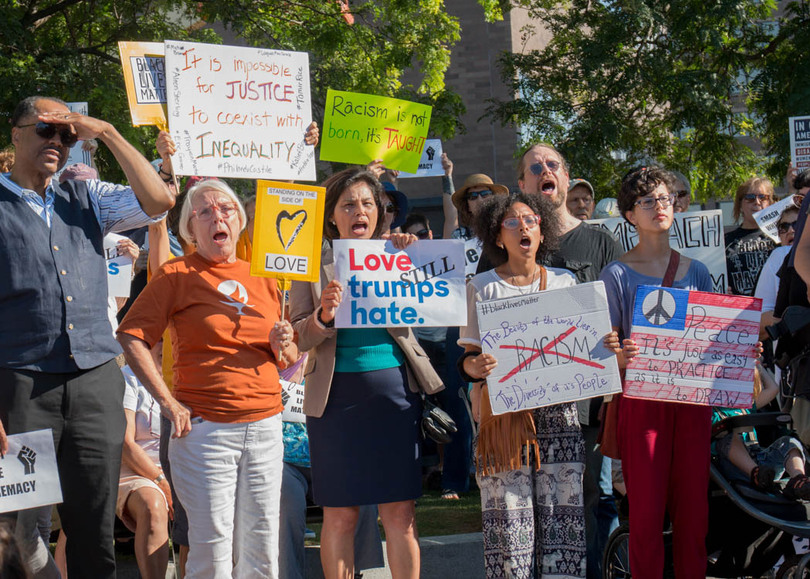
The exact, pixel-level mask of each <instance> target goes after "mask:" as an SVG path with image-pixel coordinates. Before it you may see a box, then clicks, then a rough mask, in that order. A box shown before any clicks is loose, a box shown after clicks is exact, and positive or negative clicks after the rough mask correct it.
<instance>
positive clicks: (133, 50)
mask: <svg viewBox="0 0 810 579" xmlns="http://www.w3.org/2000/svg"><path fill="white" fill-rule="evenodd" d="M118 52H119V53H120V54H121V67H122V68H123V71H124V84H125V85H126V87H127V101H129V112H130V114H131V115H132V125H133V126H135V127H139V126H141V125H156V126H158V127H160V128H161V129H163V130H166V128H167V127H168V124H167V122H166V65H165V62H164V58H163V54H164V49H163V43H162V42H119V43H118Z"/></svg>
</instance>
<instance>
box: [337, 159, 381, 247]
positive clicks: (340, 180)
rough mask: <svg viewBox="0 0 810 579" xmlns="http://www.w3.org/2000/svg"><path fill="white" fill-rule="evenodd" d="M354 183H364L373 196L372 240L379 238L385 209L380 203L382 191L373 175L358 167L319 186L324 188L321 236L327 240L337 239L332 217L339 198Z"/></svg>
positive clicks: (341, 173) (338, 236) (338, 233)
mask: <svg viewBox="0 0 810 579" xmlns="http://www.w3.org/2000/svg"><path fill="white" fill-rule="evenodd" d="M355 183H365V184H367V185H368V186H369V188H370V189H371V192H372V194H373V195H374V203H375V204H376V205H377V224H376V226H375V227H374V234H373V235H372V238H374V239H377V238H379V237H380V234H381V233H382V229H383V222H384V221H385V219H383V218H384V217H385V209H384V207H383V202H382V194H383V193H384V191H385V189H383V186H382V183H380V182H379V181H378V180H377V178H376V177H375V176H374V174H373V173H370V172H368V171H366V170H365V169H362V168H359V167H353V168H349V169H344V170H343V171H341V172H340V173H335V174H334V175H332V176H331V177H329V178H328V179H327V180H326V181H324V182H323V183H322V184H321V187H326V201H325V202H324V208H323V235H324V237H326V238H327V239H329V240H332V239H339V238H340V232H339V231H338V228H337V226H335V225H334V224H333V223H332V216H333V215H334V214H335V208H336V207H337V204H338V201H339V200H340V196H341V195H342V194H343V192H344V191H345V190H346V189H348V188H349V187H351V186H352V185H354V184H355Z"/></svg>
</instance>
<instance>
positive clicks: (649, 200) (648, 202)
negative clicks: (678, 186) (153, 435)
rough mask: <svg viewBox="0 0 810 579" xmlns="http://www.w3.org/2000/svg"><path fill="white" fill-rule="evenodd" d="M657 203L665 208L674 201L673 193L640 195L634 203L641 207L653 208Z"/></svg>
mask: <svg viewBox="0 0 810 579" xmlns="http://www.w3.org/2000/svg"><path fill="white" fill-rule="evenodd" d="M658 203H660V204H661V207H663V208H664V209H666V208H667V207H669V206H670V205H672V204H673V203H675V193H670V194H669V195H663V196H661V197H642V198H641V199H639V200H638V201H636V202H635V203H634V205H638V206H639V207H641V208H642V209H653V208H654V207H655V206H656V204H658Z"/></svg>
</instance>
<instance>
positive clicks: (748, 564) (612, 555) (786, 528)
mask: <svg viewBox="0 0 810 579" xmlns="http://www.w3.org/2000/svg"><path fill="white" fill-rule="evenodd" d="M792 309H794V308H793V307H792V308H789V309H788V310H786V311H785V316H784V318H783V320H782V322H780V324H777V326H776V327H771V328H769V333H771V335H772V337H774V338H784V339H787V340H792V341H794V344H795V343H802V342H799V340H801V339H802V338H804V336H802V335H801V334H802V333H804V332H808V331H810V309H807V308H801V309H802V310H804V311H802V312H797V311H793V312H791V311H790V310H792ZM803 343H804V344H808V345H810V340H808V341H804V342H803ZM796 356H804V357H805V359H806V361H798V360H797V359H796ZM779 362H780V364H779V365H780V367H782V368H783V374H782V382H781V387H782V388H781V389H782V395H783V400H787V401H790V400H792V399H793V398H794V397H795V396H801V395H805V396H807V397H810V386H809V387H808V388H807V389H806V390H802V388H801V387H797V386H800V384H801V383H802V382H803V381H806V382H808V383H810V347H807V348H800V349H799V353H798V354H795V355H793V356H790V357H789V358H783V359H782V360H779ZM785 369H786V370H785ZM754 427H756V428H757V430H758V432H760V433H761V434H763V435H764V436H761V437H760V438H765V439H766V440H767V438H768V433H769V431H771V432H775V431H777V430H778V429H779V428H780V427H781V428H785V427H788V428H790V427H792V418H791V416H790V415H789V414H787V413H784V412H758V413H756V414H748V415H743V416H733V417H730V418H726V419H725V420H723V421H721V422H719V423H717V424H715V425H714V427H713V429H712V439H713V440H718V439H720V438H721V437H723V436H727V435H728V434H729V433H730V432H732V431H733V430H735V429H742V430H746V429H747V430H750V429H753V428H754ZM774 438H775V436H774ZM808 456H810V453H808ZM718 463H719V460H718V458H717V457H713V458H712V463H711V466H710V476H711V482H710V486H709V532H708V535H707V539H706V545H707V553H708V555H709V560H708V566H707V575H708V576H710V577H743V576H745V577H761V576H768V577H773V576H774V575H773V574H771V570H772V569H773V568H774V566H775V565H776V564H777V563H778V562H779V561H780V559H782V560H783V562H782V563H781V564H780V566H779V568H778V569H777V571H776V574H775V577H776V578H777V579H782V578H791V579H792V578H810V553H808V554H805V555H801V556H800V555H797V554H796V552H795V549H794V543H793V538H794V537H797V538H803V539H808V538H810V522H809V521H808V519H810V516H809V515H810V510H809V509H808V507H810V503H804V502H799V501H794V500H789V499H787V498H785V497H783V496H782V495H781V494H780V493H778V492H775V493H768V492H762V491H760V490H757V489H755V488H754V487H753V486H752V485H751V484H750V483H749V482H748V481H738V480H730V479H729V478H728V477H726V476H724V475H723V473H722V472H721V470H720V469H719V467H718ZM668 526H669V525H667V527H668ZM670 535H671V531H670V530H666V531H665V532H664V544H665V547H666V550H667V558H666V562H665V567H666V569H665V572H664V574H665V577H674V573H673V570H672V552H671V537H670ZM628 544H629V525H628V523H627V522H626V521H624V522H623V523H622V524H621V525H620V526H619V527H618V528H617V529H616V530H615V531H614V532H613V533H612V534H611V536H610V539H609V540H608V544H607V547H606V549H605V554H604V559H603V564H602V574H603V577H608V578H627V577H631V573H630V565H629V557H628Z"/></svg>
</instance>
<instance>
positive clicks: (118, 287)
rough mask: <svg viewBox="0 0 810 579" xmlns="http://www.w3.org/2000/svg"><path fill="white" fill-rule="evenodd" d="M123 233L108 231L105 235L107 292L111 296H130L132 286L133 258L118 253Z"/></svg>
mask: <svg viewBox="0 0 810 579" xmlns="http://www.w3.org/2000/svg"><path fill="white" fill-rule="evenodd" d="M122 239H126V238H125V237H124V236H123V235H118V234H116V233H108V234H107V235H105V236H104V257H105V259H106V261H107V292H108V295H109V296H110V297H111V298H128V297H129V293H130V288H131V286H132V260H131V259H130V258H129V257H127V256H126V255H118V242H119V241H120V240H122Z"/></svg>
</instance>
